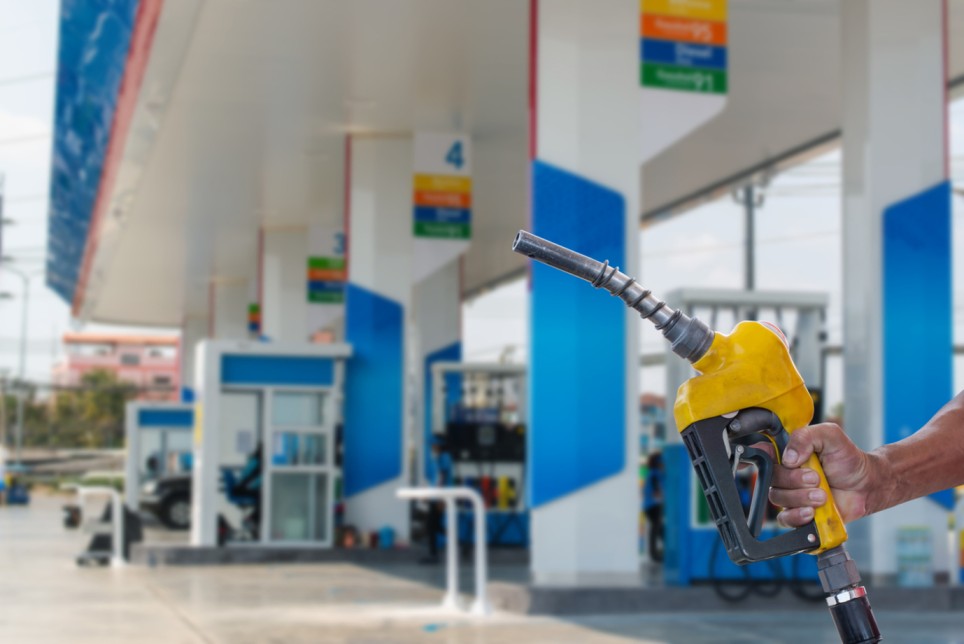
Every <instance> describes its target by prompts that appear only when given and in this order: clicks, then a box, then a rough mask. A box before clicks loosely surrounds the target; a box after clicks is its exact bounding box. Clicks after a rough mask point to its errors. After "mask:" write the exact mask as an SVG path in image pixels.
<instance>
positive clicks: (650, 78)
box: [641, 63, 727, 94]
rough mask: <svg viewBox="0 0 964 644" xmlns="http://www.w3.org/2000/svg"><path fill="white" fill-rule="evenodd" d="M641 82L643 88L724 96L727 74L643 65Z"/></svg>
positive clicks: (716, 71)
mask: <svg viewBox="0 0 964 644" xmlns="http://www.w3.org/2000/svg"><path fill="white" fill-rule="evenodd" d="M641 80H642V84H643V86H645V87H658V88H661V89H671V90H677V91H685V92H696V93H700V94H726V91H727V73H726V72H725V71H720V70H711V69H694V68H692V67H678V66H676V65H662V64H659V63H643V64H642V72H641Z"/></svg>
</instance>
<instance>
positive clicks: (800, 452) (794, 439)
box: [783, 423, 846, 467]
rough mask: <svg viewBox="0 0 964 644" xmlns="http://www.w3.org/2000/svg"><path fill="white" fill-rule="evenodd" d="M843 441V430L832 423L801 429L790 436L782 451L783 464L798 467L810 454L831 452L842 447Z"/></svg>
mask: <svg viewBox="0 0 964 644" xmlns="http://www.w3.org/2000/svg"><path fill="white" fill-rule="evenodd" d="M845 440H846V438H845V435H844V433H843V430H841V429H840V427H839V426H837V425H834V424H833V423H821V424H820V425H811V426H809V427H803V428H801V429H798V430H796V431H795V432H793V433H792V434H790V442H789V443H788V444H787V448H786V449H785V450H784V451H783V464H784V465H785V466H786V467H799V466H800V465H802V464H803V463H805V462H806V461H807V459H808V458H810V455H811V454H813V453H817V454H824V453H827V452H833V451H834V450H836V449H838V448H840V447H842V446H843V444H844V441H845Z"/></svg>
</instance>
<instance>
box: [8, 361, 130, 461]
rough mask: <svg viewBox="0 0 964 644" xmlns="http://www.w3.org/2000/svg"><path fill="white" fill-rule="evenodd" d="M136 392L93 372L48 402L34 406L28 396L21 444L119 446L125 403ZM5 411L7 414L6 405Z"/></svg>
mask: <svg viewBox="0 0 964 644" xmlns="http://www.w3.org/2000/svg"><path fill="white" fill-rule="evenodd" d="M136 393H137V390H136V389H135V388H134V386H133V385H130V384H127V383H124V382H121V381H120V380H118V378H117V375H116V374H115V373H114V372H112V371H106V370H95V371H90V372H88V373H86V374H84V375H83V376H82V377H81V381H80V386H79V387H78V388H76V389H67V390H62V391H58V392H57V393H56V395H55V396H53V397H52V399H51V400H50V401H49V403H37V402H35V401H34V399H33V396H31V398H30V404H28V405H27V406H26V410H27V411H26V413H25V420H26V422H25V431H24V434H25V438H24V442H25V444H27V445H32V446H43V447H92V448H94V447H101V448H102V447H120V446H121V445H123V443H124V407H125V403H126V402H127V401H128V400H130V399H131V398H133V397H134V396H135V394H136ZM7 409H8V414H10V411H9V410H10V409H11V406H10V405H9V404H8V407H7ZM14 418H15V416H11V422H13V419H14ZM11 426H12V425H11Z"/></svg>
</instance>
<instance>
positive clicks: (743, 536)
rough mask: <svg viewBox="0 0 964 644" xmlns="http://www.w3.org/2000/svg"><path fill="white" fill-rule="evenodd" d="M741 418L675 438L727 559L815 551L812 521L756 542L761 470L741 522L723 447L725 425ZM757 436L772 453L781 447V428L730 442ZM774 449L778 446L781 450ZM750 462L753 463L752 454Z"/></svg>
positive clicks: (764, 486) (707, 423)
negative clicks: (761, 436)
mask: <svg viewBox="0 0 964 644" xmlns="http://www.w3.org/2000/svg"><path fill="white" fill-rule="evenodd" d="M746 411H750V412H755V411H758V410H746ZM759 411H764V412H765V411H766V410H759ZM767 413H769V412H767ZM742 418H745V416H744V417H742ZM742 418H741V416H740V415H738V416H737V418H736V419H729V418H724V417H722V416H717V417H714V418H708V419H706V420H700V421H697V422H695V423H693V424H692V425H690V426H689V427H687V428H686V429H684V430H683V431H682V432H681V437H682V438H683V443H684V444H685V445H686V449H687V452H688V453H689V456H690V460H691V461H692V463H693V467H694V469H695V470H696V475H697V479H698V480H699V483H700V487H701V488H702V490H703V495H704V496H705V497H706V502H707V505H709V509H710V515H711V516H712V517H713V521H714V522H715V523H716V527H717V530H718V531H719V533H720V537H721V538H722V540H723V545H724V547H725V548H726V552H727V554H728V555H729V557H730V559H731V560H732V561H733V562H734V563H737V564H747V563H752V562H754V561H763V560H766V559H773V558H775V557H783V556H786V555H792V554H797V553H801V552H807V551H812V550H815V549H817V548H818V547H819V546H820V545H821V544H820V539H819V536H818V531H817V526H816V523H815V522H813V521H811V522H810V523H809V524H807V525H805V526H803V527H801V528H797V529H795V530H791V531H789V532H784V533H782V534H779V535H777V536H775V537H772V538H770V539H765V540H761V539H759V538H757V537H758V536H759V530H758V526H759V523H760V522H762V508H763V507H765V505H766V491H767V490H768V489H769V481H768V480H763V479H764V478H769V477H768V476H767V475H766V473H765V472H763V470H761V473H763V477H761V480H760V482H759V483H758V485H757V490H758V493H757V494H756V495H755V497H754V501H753V503H752V504H751V511H750V519H751V520H750V522H749V523H748V522H747V520H746V518H745V517H744V514H743V505H742V503H741V501H740V495H739V492H738V491H737V488H736V484H735V482H734V480H733V470H732V464H731V463H730V459H729V457H728V452H729V450H728V446H727V441H728V440H730V439H731V438H732V436H731V437H728V435H727V434H728V431H729V427H730V425H731V424H732V423H734V422H739V421H741V420H742ZM759 433H764V434H765V435H766V436H767V437H768V438H772V440H774V446H777V447H778V449H779V448H780V447H785V445H786V438H785V437H786V435H787V434H786V430H784V429H783V427H782V426H779V428H771V429H770V431H766V432H760V431H759V430H757V431H746V432H745V433H742V434H740V435H737V436H736V438H735V440H737V441H741V440H746V441H750V440H752V441H756V440H757V439H756V438H755V437H754V435H755V434H759ZM780 435H782V437H781V438H779V439H778V438H777V436H780ZM780 443H782V444H783V445H782V446H781V445H780ZM781 451H782V450H781ZM752 458H753V459H756V458H759V457H758V455H756V454H754V455H752ZM745 460H751V459H745ZM761 492H762V493H761ZM751 524H756V525H751ZM754 533H755V534H754Z"/></svg>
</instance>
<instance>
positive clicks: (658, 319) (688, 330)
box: [512, 230, 714, 362]
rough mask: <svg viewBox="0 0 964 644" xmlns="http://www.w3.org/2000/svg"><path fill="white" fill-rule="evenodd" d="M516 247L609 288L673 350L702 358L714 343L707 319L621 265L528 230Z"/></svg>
mask: <svg viewBox="0 0 964 644" xmlns="http://www.w3.org/2000/svg"><path fill="white" fill-rule="evenodd" d="M512 250H514V251H515V252H517V253H520V254H522V255H525V256H527V257H530V258H532V259H534V260H536V261H538V262H542V263H543V264H546V265H548V266H552V267H553V268H557V269H559V270H561V271H564V272H566V273H569V274H570V275H575V276H576V277H578V278H580V279H583V280H586V281H587V282H589V283H590V284H592V285H593V286H594V287H596V288H602V289H605V290H607V291H609V293H610V294H611V295H614V296H615V297H618V298H619V299H621V300H622V301H623V302H625V303H626V306H628V307H629V308H631V309H635V310H636V311H638V312H639V314H640V316H642V318H643V319H644V320H649V321H650V322H652V323H653V324H654V325H656V328H657V330H659V331H660V332H661V333H662V334H663V336H664V337H665V338H666V339H667V340H669V342H670V345H671V346H672V349H673V353H675V354H676V355H678V356H680V357H682V358H685V359H687V360H689V361H690V362H696V361H697V360H699V359H700V358H702V357H703V355H704V354H705V353H706V352H707V351H708V350H709V348H710V345H711V344H712V343H713V336H714V333H713V331H712V330H711V329H710V328H709V327H708V326H706V325H705V324H703V322H701V321H700V320H698V319H697V318H691V317H689V316H687V315H684V314H683V312H682V311H677V310H676V309H674V308H672V307H670V306H667V304H666V303H665V302H663V301H661V300H659V299H658V298H656V297H654V296H653V293H652V291H649V290H647V289H644V288H643V287H642V286H640V285H639V284H638V283H637V282H636V280H634V279H633V278H632V277H629V276H628V275H626V274H625V273H623V272H622V271H620V270H619V269H618V268H617V267H615V266H610V265H609V262H608V261H604V262H600V261H597V260H595V259H592V258H591V257H586V256H585V255H582V254H580V253H577V252H575V251H573V250H570V249H568V248H565V247H563V246H559V245H558V244H553V243H552V242H551V241H548V240H545V239H542V238H541V237H537V236H536V235H533V234H532V233H529V232H526V231H524V230H520V231H519V232H518V234H517V235H516V237H515V241H514V242H513V243H512Z"/></svg>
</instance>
